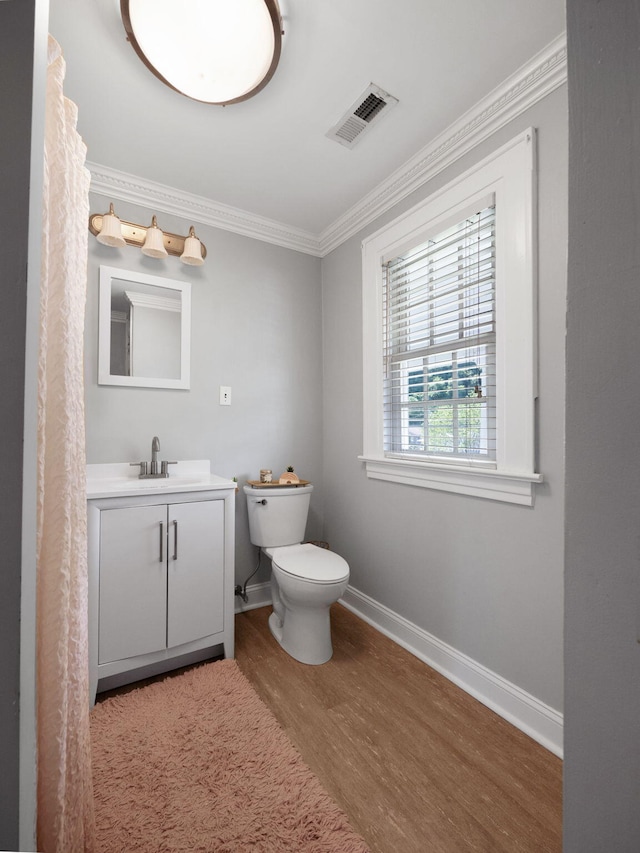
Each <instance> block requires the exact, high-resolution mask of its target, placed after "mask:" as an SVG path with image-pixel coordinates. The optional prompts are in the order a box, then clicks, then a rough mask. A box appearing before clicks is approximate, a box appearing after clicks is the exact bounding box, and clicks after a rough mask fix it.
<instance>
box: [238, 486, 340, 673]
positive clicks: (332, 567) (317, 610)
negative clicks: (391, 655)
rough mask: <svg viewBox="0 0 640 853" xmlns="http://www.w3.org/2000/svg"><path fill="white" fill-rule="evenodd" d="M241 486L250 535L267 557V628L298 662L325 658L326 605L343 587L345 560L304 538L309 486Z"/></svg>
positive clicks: (328, 637)
mask: <svg viewBox="0 0 640 853" xmlns="http://www.w3.org/2000/svg"><path fill="white" fill-rule="evenodd" d="M243 491H244V493H245V494H246V496H247V510H248V514H249V533H250V537H251V541H252V543H253V544H254V545H258V546H259V547H260V548H261V549H262V552H263V553H264V554H265V555H266V556H267V557H269V559H270V560H271V594H272V600H273V613H272V614H271V616H270V617H269V628H270V630H271V633H272V634H273V636H274V637H275V639H276V640H277V641H278V643H279V644H280V645H281V646H282V648H283V649H284V650H285V651H286V652H287V653H288V654H290V655H291V657H293V658H295V659H296V660H298V661H300V662H301V663H308V664H321V663H326V662H327V661H328V660H329V659H330V658H331V655H332V654H333V647H332V645H331V621H330V610H329V609H330V607H331V605H332V604H333V603H334V602H336V601H337V600H338V599H339V598H340V597H341V596H342V595H343V594H344V592H345V591H346V589H347V585H348V583H349V566H348V564H347V562H346V560H344V559H343V558H342V557H340V556H339V555H338V554H334V553H333V552H332V551H328V550H327V549H326V548H321V547H318V546H317V545H312V544H310V543H305V544H302V540H303V538H304V531H305V527H306V524H307V515H308V512H309V502H310V499H311V492H312V491H313V486H312V485H310V484H309V485H304V486H281V487H280V486H278V487H275V486H274V487H271V488H259V487H253V486H248V485H247V486H244V488H243Z"/></svg>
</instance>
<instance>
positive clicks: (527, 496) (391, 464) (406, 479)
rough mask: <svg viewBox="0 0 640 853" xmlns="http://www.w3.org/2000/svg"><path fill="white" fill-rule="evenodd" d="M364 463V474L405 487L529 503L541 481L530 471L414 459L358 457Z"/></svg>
mask: <svg viewBox="0 0 640 853" xmlns="http://www.w3.org/2000/svg"><path fill="white" fill-rule="evenodd" d="M358 459H360V460H361V461H362V462H364V463H365V466H366V470H367V477H369V478H370V479H373V480H387V481H388V482H391V483H402V484H404V485H405V486H418V487H421V488H423V489H437V490H439V491H443V492H453V493H455V494H458V495H470V496H472V497H476V498H486V499H488V500H492V501H503V502H506V503H513V504H519V505H520V506H533V502H534V497H535V490H534V485H535V484H536V483H541V482H542V479H543V478H542V475H541V474H534V473H533V472H531V473H529V472H527V473H524V472H518V473H513V472H510V473H504V472H501V471H498V470H496V469H491V470H482V469H479V468H475V467H471V466H466V465H465V466H461V465H456V466H453V465H445V464H437V463H432V462H415V461H407V460H404V459H387V458H384V457H380V458H374V457H371V456H359V457H358Z"/></svg>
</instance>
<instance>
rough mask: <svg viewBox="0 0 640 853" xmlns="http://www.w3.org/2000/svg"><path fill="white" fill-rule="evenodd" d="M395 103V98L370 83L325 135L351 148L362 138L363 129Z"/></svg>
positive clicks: (396, 101)
mask: <svg viewBox="0 0 640 853" xmlns="http://www.w3.org/2000/svg"><path fill="white" fill-rule="evenodd" d="M397 103H398V99H397V98H394V97H393V95H390V94H389V93H388V92H385V91H384V90H383V89H381V88H380V87H379V86H376V85H374V84H373V83H371V85H370V86H369V87H368V89H367V90H366V91H365V92H363V93H362V95H361V96H360V97H359V98H358V100H357V101H356V102H355V104H353V106H352V107H351V108H350V109H349V110H347V112H346V113H345V114H344V115H343V116H342V118H341V119H340V121H339V122H338V123H337V124H335V125H334V126H333V127H332V128H331V130H330V131H329V132H328V133H327V136H328V137H329V139H335V141H336V142H339V143H340V145H344V146H345V147H346V148H353V146H354V145H355V144H356V142H358V141H359V140H360V139H361V138H362V134H363V133H364V131H365V130H367V129H368V128H370V127H371V125H372V124H373V123H374V121H376V119H377V118H378V117H379V116H381V115H382V113H383V112H385V111H386V112H388V111H389V109H390V108H391V107H393V106H395V104H397Z"/></svg>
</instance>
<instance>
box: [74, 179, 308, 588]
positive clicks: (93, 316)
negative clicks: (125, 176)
mask: <svg viewBox="0 0 640 853" xmlns="http://www.w3.org/2000/svg"><path fill="white" fill-rule="evenodd" d="M107 209H108V199H105V198H104V197H102V196H97V195H92V197H91V211H92V213H101V212H104V211H105V210H107ZM116 211H117V213H118V214H119V215H120V217H121V218H122V219H126V220H129V221H131V222H137V223H140V224H145V223H148V222H150V220H151V215H152V214H153V212H154V211H151V210H147V209H145V208H141V207H137V206H134V205H130V204H124V203H116ZM158 222H159V225H160V227H162V228H164V229H165V230H166V231H171V232H173V233H175V234H186V233H188V230H189V225H190V223H189V222H188V221H186V220H181V219H178V218H176V217H172V216H168V215H164V214H163V215H161V216H159V218H158ZM197 234H198V236H199V237H200V239H201V240H202V241H203V242H204V244H205V245H206V247H207V252H208V255H207V259H206V262H205V264H204V265H203V266H202V267H189V266H186V265H185V264H182V263H180V261H179V259H178V258H175V257H169V258H166V259H164V260H156V259H152V258H146V257H145V256H144V255H143V254H142V253H141V252H140V250H139V249H136V248H133V247H130V246H127V247H125V248H124V249H111V248H108V247H105V246H102V245H101V244H100V243H98V242H97V240H95V239H93V238H90V245H89V274H88V294H87V322H86V348H85V357H86V365H85V378H86V417H87V461H88V462H126V461H137V460H140V459H147V458H150V456H151V439H152V437H153V436H154V435H158V436H159V438H160V443H161V454H160V456H161V458H162V459H210V460H211V468H212V471H213V472H214V473H217V474H220V475H222V476H226V477H233V476H236V477H238V480H239V481H240V482H242V481H243V480H247V479H258V476H259V471H260V468H272V469H273V472H274V475H279V474H280V473H282V471H284V470H285V468H286V467H287V465H293V466H294V467H295V469H296V471H297V472H298V474H299V476H301V477H303V478H305V479H308V480H311V481H312V482H313V483H314V485H315V487H316V488H315V490H314V493H313V496H312V502H311V512H310V518H309V524H308V526H307V536H308V537H309V538H319V537H320V535H321V532H322V525H321V516H322V512H321V506H322V492H323V489H322V461H321V453H322V446H321V430H322V410H321V407H322V339H321V321H322V311H321V288H320V285H321V282H320V260H319V259H318V258H314V257H311V256H309V255H306V254H303V253H300V252H294V251H290V250H288V249H283V248H281V247H277V246H273V245H271V244H269V243H265V242H261V241H259V240H253V239H250V238H246V237H241V236H239V235H237V234H232V233H229V232H227V231H221V230H218V229H214V228H207V227H206V226H203V225H198V226H197ZM100 264H107V265H110V266H116V267H121V268H123V269H128V270H143V271H145V272H147V273H150V274H152V275H159V276H164V277H166V278H171V279H179V280H183V281H189V282H191V300H192V334H191V390H189V391H175V390H164V389H152V388H123V387H117V386H106V385H98V384H97V375H98V366H97V352H98V351H97V329H98V270H99V266H100ZM220 385H229V386H231V388H232V395H231V401H232V402H231V406H220V405H219V386H220ZM236 505H237V509H236V518H237V525H236V548H237V558H236V577H237V580H238V582H239V583H240V582H242V581H243V580H244V579H245V577H246V576H247V575H248V574H249V573H250V572H251V571H252V570H253V568H254V567H255V560H256V550H255V548H254V547H253V546H251V545H250V543H249V533H248V527H247V520H246V500H245V497H244V494H243V493H242V490H240V492H239V493H238V496H237V504H236ZM267 579H268V573H267V568H266V567H265V569H263V570H261V573H260V574H259V575H258V576H256V578H254V581H253V582H256V581H258V582H259V581H265V580H267Z"/></svg>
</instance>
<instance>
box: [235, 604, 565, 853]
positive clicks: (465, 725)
mask: <svg viewBox="0 0 640 853" xmlns="http://www.w3.org/2000/svg"><path fill="white" fill-rule="evenodd" d="M269 613H270V608H260V609H258V610H253V611H248V612H246V613H242V614H239V615H238V616H236V657H237V660H238V663H239V665H240V667H241V669H242V670H243V672H244V673H245V675H246V676H247V677H248V679H249V680H250V681H251V683H252V684H253V686H254V688H255V689H256V691H257V692H258V694H259V695H260V696H261V697H262V699H263V701H264V702H265V703H266V704H267V706H268V707H269V708H270V709H271V711H272V712H273V713H274V715H275V716H276V718H277V719H278V720H279V722H280V724H281V725H282V726H283V728H284V729H285V731H286V732H287V734H288V735H289V737H290V738H291V740H292V741H293V743H294V744H295V745H296V747H297V748H298V750H299V751H300V752H301V754H302V756H303V757H304V759H305V761H306V762H307V764H308V765H309V766H310V767H311V769H312V770H313V771H314V772H315V773H316V774H317V776H318V777H319V778H320V780H321V781H322V783H323V784H324V786H325V788H326V789H327V790H328V791H329V793H330V794H331V795H332V796H333V797H334V799H335V800H336V802H337V803H338V804H339V805H340V806H341V808H342V809H343V810H344V811H345V812H346V813H347V814H348V816H349V818H350V820H351V823H352V825H353V826H354V828H355V829H356V830H357V831H358V832H360V833H361V835H362V836H363V837H364V838H365V840H366V841H367V843H368V844H369V846H370V848H371V850H372V851H373V853H425V851H429V853H431V851H433V853H454V851H455V853H457V851H486V853H501V851H504V853H558V851H560V850H561V849H562V844H561V774H562V765H561V761H560V760H559V759H558V758H556V757H555V756H554V755H552V754H551V753H550V752H548V751H547V750H546V749H544V748H543V747H541V746H540V745H539V744H537V743H535V742H534V741H533V740H531V738H529V737H528V736H527V735H525V734H523V733H522V732H520V731H519V730H518V729H515V728H514V727H513V726H511V725H510V724H509V723H507V722H506V721H505V720H503V719H502V718H500V717H498V716H497V715H496V714H494V713H493V712H492V711H490V710H489V709H488V708H486V707H485V706H483V705H482V704H480V703H479V702H477V701H476V700H475V699H473V698H472V697H471V696H469V695H468V694H467V693H465V692H464V691H462V690H460V689H459V688H458V687H456V686H455V685H454V684H453V683H452V682H450V681H448V680H447V679H446V678H444V677H443V676H441V675H440V674H439V673H437V672H435V671H434V670H433V669H431V668H430V667H428V666H426V665H425V664H424V663H422V662H421V661H420V660H418V659H417V658H416V657H414V656H413V655H411V654H410V653H409V652H407V651H405V650H404V649H402V648H401V647H400V646H398V645H397V644H396V643H393V642H392V641H391V640H389V639H388V638H387V637H385V636H384V635H382V634H380V633H379V632H378V631H376V630H375V629H374V628H372V627H371V626H370V625H368V624H366V623H365V622H363V621H362V620H360V619H358V618H357V617H356V616H355V615H354V614H352V613H350V612H349V611H348V610H346V609H345V608H344V607H342V606H341V605H335V606H334V607H333V609H332V633H333V644H334V656H333V658H332V659H331V661H329V663H327V664H324V665H322V666H317V667H314V666H306V665H304V664H301V663H298V662H297V661H295V660H293V658H291V657H290V656H289V655H287V654H286V653H285V652H284V651H283V650H282V649H281V648H280V646H278V644H277V643H276V641H275V640H274V639H273V638H272V636H271V634H270V632H269V628H268V623H267V620H268V616H269Z"/></svg>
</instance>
